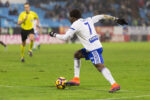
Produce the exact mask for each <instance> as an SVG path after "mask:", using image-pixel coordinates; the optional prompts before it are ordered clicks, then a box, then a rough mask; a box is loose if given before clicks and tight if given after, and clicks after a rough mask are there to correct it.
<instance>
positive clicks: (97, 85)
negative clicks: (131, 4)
mask: <svg viewBox="0 0 150 100" xmlns="http://www.w3.org/2000/svg"><path fill="white" fill-rule="evenodd" d="M102 44H103V48H104V51H103V58H104V62H105V65H106V66H107V67H108V68H109V69H110V70H111V72H112V75H113V76H114V78H115V80H116V81H117V82H118V83H119V84H120V85H121V90H120V91H118V92H116V93H112V94H111V93H108V90H109V89H110V84H109V83H108V82H107V81H106V80H105V79H104V77H103V76H102V75H101V73H99V72H98V71H97V70H96V68H94V66H93V65H92V63H91V62H90V61H85V60H84V59H82V66H81V74H80V80H81V85H80V86H78V87H67V88H65V89H64V90H59V89H57V88H56V87H55V85H54V83H55V80H56V79H57V78H58V77H60V76H63V77H65V78H66V79H67V80H70V79H71V78H73V74H74V72H73V70H74V69H73V54H74V52H75V51H76V50H78V49H81V48H82V45H81V44H59V45H58V44H53V45H50V44H49V45H42V46H41V49H40V50H36V51H34V52H33V53H34V55H33V57H32V58H31V57H29V56H28V53H27V48H28V46H27V47H26V52H25V60H26V62H25V63H21V62H20V45H9V46H8V50H7V51H4V49H3V47H2V46H0V100H150V43H148V42H136V43H135V42H131V43H102Z"/></svg>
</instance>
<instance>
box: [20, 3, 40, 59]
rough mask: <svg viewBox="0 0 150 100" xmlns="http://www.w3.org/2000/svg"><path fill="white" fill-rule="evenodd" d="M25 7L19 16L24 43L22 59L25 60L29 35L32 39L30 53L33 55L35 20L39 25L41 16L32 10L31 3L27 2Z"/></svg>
mask: <svg viewBox="0 0 150 100" xmlns="http://www.w3.org/2000/svg"><path fill="white" fill-rule="evenodd" d="M24 9H25V11H23V12H22V13H21V14H20V15H19V18H18V24H19V25H20V24H21V38H22V45H21V61H22V62H24V61H25V60H24V51H25V45H26V39H27V37H28V36H29V39H30V46H29V50H28V52H29V55H30V56H32V47H33V42H34V29H33V20H34V19H36V20H37V26H38V25H39V18H38V15H37V14H36V13H35V12H33V11H30V4H29V3H25V4H24Z"/></svg>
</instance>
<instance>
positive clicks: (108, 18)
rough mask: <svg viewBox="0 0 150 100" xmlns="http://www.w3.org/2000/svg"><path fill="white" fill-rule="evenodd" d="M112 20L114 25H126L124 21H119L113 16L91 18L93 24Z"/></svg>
mask: <svg viewBox="0 0 150 100" xmlns="http://www.w3.org/2000/svg"><path fill="white" fill-rule="evenodd" d="M102 19H105V20H112V21H115V22H116V23H118V24H120V25H127V24H128V23H127V22H126V21H125V20H124V19H120V18H117V17H114V16H110V15H105V14H104V15H96V16H94V17H92V20H93V22H94V23H97V22H98V21H99V20H102Z"/></svg>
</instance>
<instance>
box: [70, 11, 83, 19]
mask: <svg viewBox="0 0 150 100" xmlns="http://www.w3.org/2000/svg"><path fill="white" fill-rule="evenodd" d="M69 15H70V17H74V18H77V19H79V18H81V16H82V15H81V12H80V10H79V9H73V10H71V11H70V13H69Z"/></svg>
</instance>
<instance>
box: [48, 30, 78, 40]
mask: <svg viewBox="0 0 150 100" xmlns="http://www.w3.org/2000/svg"><path fill="white" fill-rule="evenodd" d="M74 33H75V30H73V29H69V30H68V31H67V32H66V34H64V35H61V34H58V33H55V32H50V33H49V35H50V36H51V37H56V38H58V39H60V40H65V41H66V40H68V39H69V38H71V37H73V35H74Z"/></svg>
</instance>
